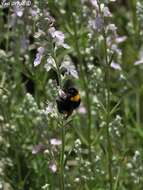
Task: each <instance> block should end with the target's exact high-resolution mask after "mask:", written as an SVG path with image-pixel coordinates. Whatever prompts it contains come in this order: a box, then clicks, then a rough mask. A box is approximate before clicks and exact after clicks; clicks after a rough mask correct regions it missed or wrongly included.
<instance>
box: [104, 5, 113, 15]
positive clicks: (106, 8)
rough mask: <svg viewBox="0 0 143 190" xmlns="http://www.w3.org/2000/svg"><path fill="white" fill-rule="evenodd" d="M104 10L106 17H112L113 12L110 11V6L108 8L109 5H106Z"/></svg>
mask: <svg viewBox="0 0 143 190" xmlns="http://www.w3.org/2000/svg"><path fill="white" fill-rule="evenodd" d="M102 11H103V16H104V17H112V14H111V12H110V11H109V8H108V7H104V8H103V10H102Z"/></svg>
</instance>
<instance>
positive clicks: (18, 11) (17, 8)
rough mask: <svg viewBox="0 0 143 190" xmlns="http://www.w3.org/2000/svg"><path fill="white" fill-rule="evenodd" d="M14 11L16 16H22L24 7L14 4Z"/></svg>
mask: <svg viewBox="0 0 143 190" xmlns="http://www.w3.org/2000/svg"><path fill="white" fill-rule="evenodd" d="M14 12H15V14H16V15H17V16H18V17H22V16H23V12H24V9H23V8H22V7H20V6H15V7H14Z"/></svg>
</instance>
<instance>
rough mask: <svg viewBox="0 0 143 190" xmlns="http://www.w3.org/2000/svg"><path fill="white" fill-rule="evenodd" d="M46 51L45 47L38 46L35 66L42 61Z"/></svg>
mask: <svg viewBox="0 0 143 190" xmlns="http://www.w3.org/2000/svg"><path fill="white" fill-rule="evenodd" d="M44 51H45V48H44V47H39V48H38V53H37V54H36V58H35V60H34V67H36V66H38V65H39V64H40V63H41V60H42V57H43V54H44Z"/></svg>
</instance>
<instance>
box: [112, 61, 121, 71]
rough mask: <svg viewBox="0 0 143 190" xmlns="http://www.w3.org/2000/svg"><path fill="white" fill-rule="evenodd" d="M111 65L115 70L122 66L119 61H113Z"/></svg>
mask: <svg viewBox="0 0 143 190" xmlns="http://www.w3.org/2000/svg"><path fill="white" fill-rule="evenodd" d="M110 66H111V67H112V68H113V69H115V70H121V66H120V65H119V64H118V63H115V62H112V63H111V65H110Z"/></svg>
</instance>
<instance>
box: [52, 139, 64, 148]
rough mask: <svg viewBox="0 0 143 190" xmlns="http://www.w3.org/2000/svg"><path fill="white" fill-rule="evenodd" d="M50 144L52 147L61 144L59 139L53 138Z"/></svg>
mask: <svg viewBox="0 0 143 190" xmlns="http://www.w3.org/2000/svg"><path fill="white" fill-rule="evenodd" d="M50 144H51V145H54V146H59V145H61V144H62V142H61V140H59V139H56V138H53V139H51V140H50Z"/></svg>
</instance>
